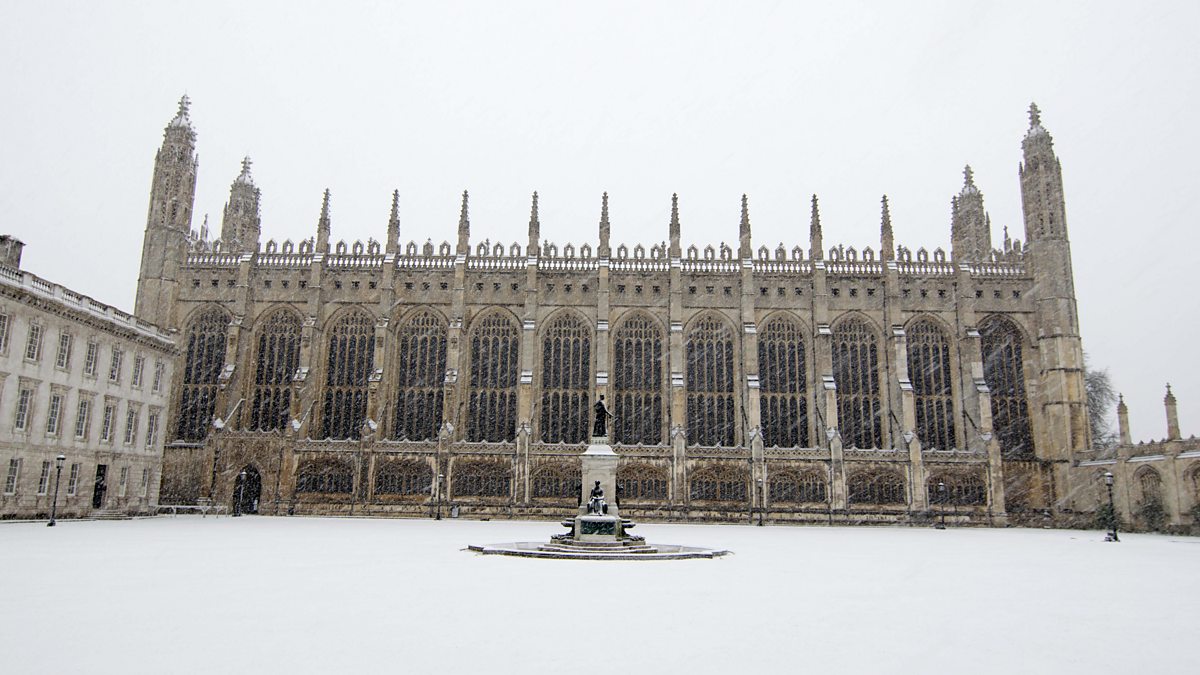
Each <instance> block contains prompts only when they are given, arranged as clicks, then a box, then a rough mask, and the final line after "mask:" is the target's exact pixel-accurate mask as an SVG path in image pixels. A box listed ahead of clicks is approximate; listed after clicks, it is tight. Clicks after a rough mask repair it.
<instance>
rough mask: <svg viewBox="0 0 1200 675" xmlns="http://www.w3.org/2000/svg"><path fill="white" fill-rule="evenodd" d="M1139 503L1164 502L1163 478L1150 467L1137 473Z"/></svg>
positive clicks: (1142, 504)
mask: <svg viewBox="0 0 1200 675" xmlns="http://www.w3.org/2000/svg"><path fill="white" fill-rule="evenodd" d="M1137 487H1138V505H1139V506H1145V505H1147V504H1162V503H1163V498H1162V478H1161V477H1160V476H1159V475H1158V472H1157V471H1155V470H1154V469H1151V468H1149V467H1147V468H1145V469H1142V470H1141V471H1139V472H1138V474H1137Z"/></svg>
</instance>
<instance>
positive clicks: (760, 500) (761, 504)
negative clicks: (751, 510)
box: [758, 478, 767, 527]
mask: <svg viewBox="0 0 1200 675" xmlns="http://www.w3.org/2000/svg"><path fill="white" fill-rule="evenodd" d="M766 508H767V505H766V500H765V499H763V479H761V478H759V479H758V526H759V527H762V524H763V511H764V510H765V509H766Z"/></svg>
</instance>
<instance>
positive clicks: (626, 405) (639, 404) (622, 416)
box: [612, 315, 663, 445]
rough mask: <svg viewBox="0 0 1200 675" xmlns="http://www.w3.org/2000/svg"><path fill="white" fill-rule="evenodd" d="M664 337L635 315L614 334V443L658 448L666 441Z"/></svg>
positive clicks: (650, 321) (642, 317)
mask: <svg viewBox="0 0 1200 675" xmlns="http://www.w3.org/2000/svg"><path fill="white" fill-rule="evenodd" d="M662 354H663V336H662V330H660V329H659V327H658V324H657V323H655V322H654V321H653V320H652V319H650V318H649V317H646V316H640V315H635V316H632V317H629V318H628V319H626V320H625V321H623V322H622V323H621V326H620V328H618V329H617V330H616V331H615V332H614V333H613V411H612V412H613V420H612V430H613V441H614V442H616V443H620V444H622V445H636V444H638V443H641V444H643V445H658V444H659V443H662V437H663V393H662V388H663V365H662Z"/></svg>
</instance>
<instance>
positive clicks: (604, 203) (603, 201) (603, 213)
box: [600, 192, 608, 224]
mask: <svg viewBox="0 0 1200 675" xmlns="http://www.w3.org/2000/svg"><path fill="white" fill-rule="evenodd" d="M600 222H602V223H606V224H607V223H608V193H607V192H605V193H604V195H603V196H601V197H600Z"/></svg>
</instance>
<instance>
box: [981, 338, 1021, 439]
mask: <svg viewBox="0 0 1200 675" xmlns="http://www.w3.org/2000/svg"><path fill="white" fill-rule="evenodd" d="M979 334H980V336H982V338H983V339H982V341H981V348H982V352H983V379H984V381H985V382H987V386H988V389H990V390H991V394H992V429H993V431H994V432H995V434H996V440H997V442H999V443H1000V451H1001V452H1002V453H1004V457H1005V458H1007V459H1030V458H1032V457H1033V432H1032V430H1031V429H1030V426H1029V403H1028V401H1027V399H1026V396H1025V363H1024V360H1023V358H1022V354H1021V334H1020V332H1019V331H1018V330H1017V327H1016V326H1014V325H1013V324H1012V322H1011V321H1009V320H1008V319H1004V318H1002V317H998V316H997V317H991V318H990V319H988V320H987V321H985V322H984V323H983V324H982V325H980V326H979Z"/></svg>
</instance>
